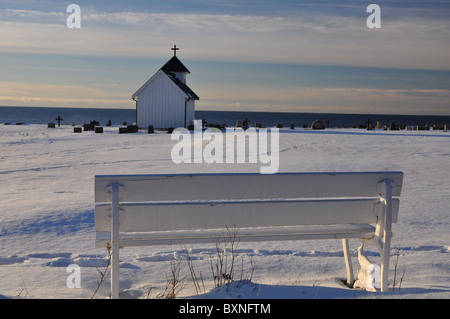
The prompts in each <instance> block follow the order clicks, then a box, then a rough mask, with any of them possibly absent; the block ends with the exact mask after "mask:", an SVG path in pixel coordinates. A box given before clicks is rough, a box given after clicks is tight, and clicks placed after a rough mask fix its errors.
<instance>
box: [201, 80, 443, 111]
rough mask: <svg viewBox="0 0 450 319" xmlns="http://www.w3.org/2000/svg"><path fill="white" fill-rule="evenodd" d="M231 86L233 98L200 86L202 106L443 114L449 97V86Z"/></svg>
mask: <svg viewBox="0 0 450 319" xmlns="http://www.w3.org/2000/svg"><path fill="white" fill-rule="evenodd" d="M231 90H232V92H233V94H232V98H230V95H229V94H225V93H226V92H224V91H223V90H221V89H220V88H217V89H213V88H208V89H207V90H205V91H204V92H201V90H199V92H198V93H199V94H200V95H201V96H202V100H200V101H199V103H198V107H199V109H221V110H224V109H225V110H230V111H240V110H242V109H246V110H249V109H251V110H253V111H273V110H275V109H276V110H277V111H278V112H283V111H285V112H288V111H294V112H312V113H316V112H319V113H326V112H334V113H367V114H373V113H379V114H430V115H432V114H436V115H441V114H445V113H447V112H448V101H449V100H450V90H423V89H407V90H406V89H404V90H401V89H374V88H312V87H290V88H286V87H273V86H264V85H257V86H255V85H240V86H239V87H237V86H236V87H232V88H231Z"/></svg>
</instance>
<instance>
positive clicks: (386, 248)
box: [380, 180, 392, 292]
mask: <svg viewBox="0 0 450 319" xmlns="http://www.w3.org/2000/svg"><path fill="white" fill-rule="evenodd" d="M380 186H381V194H382V196H383V197H384V199H385V205H386V206H385V211H384V232H383V248H382V250H381V291H382V292H386V291H388V276H389V254H390V252H391V238H392V184H391V181H389V180H386V181H383V183H382V184H381V185H380Z"/></svg>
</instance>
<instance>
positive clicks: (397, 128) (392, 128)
mask: <svg viewBox="0 0 450 319" xmlns="http://www.w3.org/2000/svg"><path fill="white" fill-rule="evenodd" d="M389 130H390V131H398V130H400V126H399V125H398V124H395V123H391V124H390V125H389Z"/></svg>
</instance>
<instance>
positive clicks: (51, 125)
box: [47, 123, 56, 128]
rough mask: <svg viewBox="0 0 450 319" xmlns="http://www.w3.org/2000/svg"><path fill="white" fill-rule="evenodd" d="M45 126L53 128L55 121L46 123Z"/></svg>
mask: <svg viewBox="0 0 450 319" xmlns="http://www.w3.org/2000/svg"><path fill="white" fill-rule="evenodd" d="M47 127H48V128H55V127H56V126H55V123H48V124H47Z"/></svg>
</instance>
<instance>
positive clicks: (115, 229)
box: [111, 183, 120, 299]
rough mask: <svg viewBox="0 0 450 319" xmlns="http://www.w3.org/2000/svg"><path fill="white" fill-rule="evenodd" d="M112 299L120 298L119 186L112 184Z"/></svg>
mask: <svg viewBox="0 0 450 319" xmlns="http://www.w3.org/2000/svg"><path fill="white" fill-rule="evenodd" d="M111 217H112V218H111V249H112V250H111V299H118V298H119V285H120V284H119V184H117V183H114V184H112V216H111Z"/></svg>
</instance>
